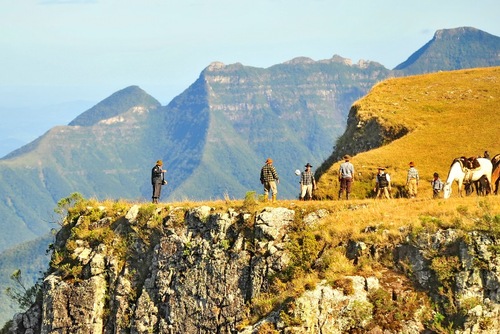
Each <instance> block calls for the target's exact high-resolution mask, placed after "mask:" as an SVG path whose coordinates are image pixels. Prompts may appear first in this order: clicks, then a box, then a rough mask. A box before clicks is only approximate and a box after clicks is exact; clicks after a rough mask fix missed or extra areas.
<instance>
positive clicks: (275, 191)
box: [269, 181, 278, 202]
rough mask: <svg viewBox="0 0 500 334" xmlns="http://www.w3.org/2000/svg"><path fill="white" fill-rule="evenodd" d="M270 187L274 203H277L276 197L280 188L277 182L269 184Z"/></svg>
mask: <svg viewBox="0 0 500 334" xmlns="http://www.w3.org/2000/svg"><path fill="white" fill-rule="evenodd" d="M269 185H270V187H271V192H272V193H273V202H274V201H276V196H277V195H278V187H276V182H275V181H271V182H269Z"/></svg>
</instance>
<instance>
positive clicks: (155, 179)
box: [151, 160, 167, 204]
mask: <svg viewBox="0 0 500 334" xmlns="http://www.w3.org/2000/svg"><path fill="white" fill-rule="evenodd" d="M162 167H163V161H161V160H158V161H157V162H156V165H155V166H154V167H153V169H152V170H151V184H152V185H153V203H155V204H156V203H158V199H159V198H160V196H161V186H162V185H163V184H166V182H167V181H164V180H165V177H164V173H166V172H167V171H166V170H165V169H163V168H162Z"/></svg>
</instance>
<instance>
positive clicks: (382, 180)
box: [373, 167, 391, 199]
mask: <svg viewBox="0 0 500 334" xmlns="http://www.w3.org/2000/svg"><path fill="white" fill-rule="evenodd" d="M373 191H375V192H376V193H377V195H376V198H381V197H382V195H383V196H385V197H386V198H387V199H390V198H391V176H390V175H389V174H387V173H386V172H385V167H378V174H377V177H376V178H375V189H373Z"/></svg>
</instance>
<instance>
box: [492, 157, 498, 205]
mask: <svg viewBox="0 0 500 334" xmlns="http://www.w3.org/2000/svg"><path fill="white" fill-rule="evenodd" d="M491 164H492V165H493V172H492V173H491V185H492V188H493V189H492V190H493V193H494V194H495V195H498V187H499V186H500V154H497V155H495V156H494V157H493V158H492V159H491Z"/></svg>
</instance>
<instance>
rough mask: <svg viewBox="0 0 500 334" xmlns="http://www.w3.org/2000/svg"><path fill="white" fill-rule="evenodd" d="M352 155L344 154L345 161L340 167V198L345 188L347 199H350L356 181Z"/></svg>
mask: <svg viewBox="0 0 500 334" xmlns="http://www.w3.org/2000/svg"><path fill="white" fill-rule="evenodd" d="M350 160H351V156H350V155H348V154H346V155H344V162H343V163H341V164H340V168H339V182H340V189H339V199H341V198H342V193H343V192H344V190H345V199H349V195H350V194H351V187H352V183H353V182H354V166H353V164H352V163H351V161H350Z"/></svg>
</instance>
